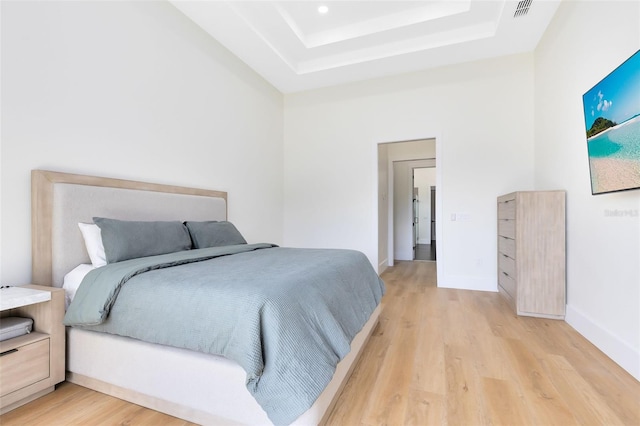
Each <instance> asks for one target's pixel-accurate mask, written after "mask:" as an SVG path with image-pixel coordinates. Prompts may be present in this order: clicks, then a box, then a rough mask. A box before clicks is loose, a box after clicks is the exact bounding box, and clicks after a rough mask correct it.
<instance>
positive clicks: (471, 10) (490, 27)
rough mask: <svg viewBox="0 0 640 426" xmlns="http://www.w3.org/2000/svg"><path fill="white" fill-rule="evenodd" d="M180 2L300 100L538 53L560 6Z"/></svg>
mask: <svg viewBox="0 0 640 426" xmlns="http://www.w3.org/2000/svg"><path fill="white" fill-rule="evenodd" d="M171 3H172V4H174V6H175V7H176V8H178V9H179V10H180V11H181V12H182V13H184V14H185V15H186V16H188V17H189V18H190V19H191V20H193V21H194V22H195V23H196V24H197V25H199V26H200V27H201V28H202V29H204V30H205V31H206V32H207V33H209V34H210V35H211V36H212V37H214V38H215V39H216V40H217V41H219V42H220V43H221V44H222V45H224V46H225V47H226V48H227V49H229V50H230V51H231V52H233V53H234V54H235V55H236V56H238V57H239V58H240V59H242V60H243V61H244V62H245V63H247V64H248V65H249V66H250V67H251V68H253V69H254V70H255V71H256V72H258V73H259V74H260V75H262V76H263V77H264V78H265V79H266V80H268V81H269V82H270V83H271V84H273V85H274V86H275V87H276V88H278V89H279V90H280V91H282V92H283V93H291V92H296V91H302V90H310V89H314V88H320V87H326V86H330V85H337V84H342V83H347V82H353V81H359V80H366V79H371V78H376V77H382V76H387V75H393V74H400V73H406V72H411V71H417V70H421V69H427V68H433V67H438V66H443V65H450V64H456V63H461V62H467V61H474V60H479V59H486V58H491V57H496V56H502V55H509V54H514V53H522V52H530V51H532V50H533V49H535V47H536V45H537V43H538V41H539V40H540V38H541V36H542V34H543V33H544V31H545V29H546V28H547V25H548V24H549V22H550V21H551V18H552V17H553V14H554V13H555V11H556V10H557V7H558V4H559V0H558V1H550V0H523V1H511V0H487V1H482V0H445V1H443V0H440V1H431V0H422V1H341V0H340V1H336V0H333V1H315V0H309V1H239V0H236V1H221V0H204V1H203V0H200V1H184V0H173V1H171ZM321 6H325V7H326V12H325V13H321V12H320V11H319V8H320V7H321Z"/></svg>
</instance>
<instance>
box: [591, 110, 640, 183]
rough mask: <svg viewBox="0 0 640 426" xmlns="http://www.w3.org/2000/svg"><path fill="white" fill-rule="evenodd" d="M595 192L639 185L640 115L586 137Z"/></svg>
mask: <svg viewBox="0 0 640 426" xmlns="http://www.w3.org/2000/svg"><path fill="white" fill-rule="evenodd" d="M587 144H588V150H589V163H590V167H591V183H592V190H593V193H594V194H597V193H601V192H608V191H618V190H623V189H630V188H637V187H640V115H638V116H635V117H633V118H631V119H630V120H627V121H625V122H624V123H621V124H619V125H617V126H615V127H611V128H609V129H607V130H605V131H603V132H601V133H599V134H597V135H596V136H593V137H591V138H589V139H588V141H587Z"/></svg>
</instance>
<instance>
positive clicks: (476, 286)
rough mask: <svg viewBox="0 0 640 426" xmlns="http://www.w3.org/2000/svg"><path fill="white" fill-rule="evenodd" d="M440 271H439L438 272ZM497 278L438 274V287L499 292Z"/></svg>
mask: <svg viewBox="0 0 640 426" xmlns="http://www.w3.org/2000/svg"><path fill="white" fill-rule="evenodd" d="M439 271H440V269H438V272H439ZM496 283H497V279H496V278H495V277H476V276H469V275H444V274H442V275H441V274H440V273H438V287H441V288H455V289H458V290H477V291H492V292H497V291H498V284H496Z"/></svg>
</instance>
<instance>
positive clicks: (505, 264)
mask: <svg viewBox="0 0 640 426" xmlns="http://www.w3.org/2000/svg"><path fill="white" fill-rule="evenodd" d="M498 270H502V271H504V272H506V273H507V274H508V275H509V276H511V277H512V278H513V279H516V261H515V260H513V259H512V258H510V257H508V256H507V255H505V254H503V253H498Z"/></svg>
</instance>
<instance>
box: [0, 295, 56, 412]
mask: <svg viewBox="0 0 640 426" xmlns="http://www.w3.org/2000/svg"><path fill="white" fill-rule="evenodd" d="M0 317H28V318H31V319H33V331H32V332H31V333H29V334H25V335H23V336H19V337H14V338H12V339H8V340H5V341H2V342H0V414H3V413H6V412H7V411H10V410H13V409H14V408H17V407H19V406H21V405H24V404H26V403H28V402H31V401H33V400H34V399H36V398H39V397H41V396H43V395H45V394H47V393H49V392H51V391H53V390H54V389H55V385H56V384H58V383H60V382H62V381H64V374H65V329H64V325H63V324H62V319H63V317H64V290H63V289H61V288H55V287H45V286H39V285H26V286H20V287H9V288H4V289H1V290H0Z"/></svg>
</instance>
